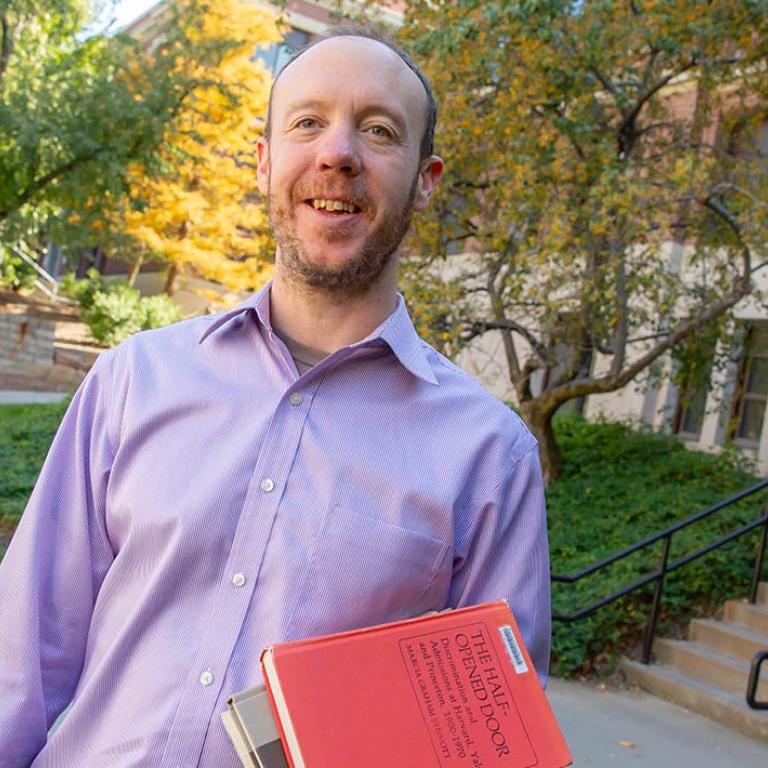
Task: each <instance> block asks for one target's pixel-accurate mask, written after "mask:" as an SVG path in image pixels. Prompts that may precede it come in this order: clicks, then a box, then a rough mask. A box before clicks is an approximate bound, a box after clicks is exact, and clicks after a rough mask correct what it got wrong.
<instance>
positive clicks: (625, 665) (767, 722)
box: [620, 659, 768, 743]
mask: <svg viewBox="0 0 768 768" xmlns="http://www.w3.org/2000/svg"><path fill="white" fill-rule="evenodd" d="M620 666H621V669H622V670H623V671H624V674H625V675H626V676H627V679H628V680H629V682H631V683H634V684H636V685H639V686H640V687H641V688H644V689H645V690H647V691H649V692H650V693H652V694H654V695H656V696H660V697H661V698H663V699H667V700H668V701H671V702H673V703H675V704H678V705H680V706H683V707H686V708H687V709H690V710H692V711H693V712H698V713H699V714H701V715H704V716H706V717H709V718H711V719H713V720H717V721H718V722H720V723H723V725H726V726H728V727H729V728H733V729H735V730H737V731H740V732H741V733H743V734H745V735H746V736H750V737H751V738H753V739H760V740H762V741H765V742H766V743H768V710H756V709H751V708H750V707H749V706H748V705H747V702H746V698H745V691H746V689H745V691H742V692H741V693H740V694H737V693H732V692H728V691H723V690H722V689H720V688H716V687H714V686H712V685H708V684H707V683H705V682H702V681H701V680H697V679H696V678H694V677H691V676H690V675H686V674H685V673H684V672H681V671H680V670H679V669H676V668H675V667H673V666H668V665H666V664H648V665H646V664H641V663H640V662H637V661H631V660H629V659H623V660H622V661H621V664H620Z"/></svg>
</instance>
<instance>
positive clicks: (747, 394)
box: [732, 321, 768, 445]
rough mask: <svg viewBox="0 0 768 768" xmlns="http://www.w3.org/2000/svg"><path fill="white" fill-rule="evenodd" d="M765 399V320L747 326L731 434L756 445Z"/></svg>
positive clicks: (767, 359)
mask: <svg viewBox="0 0 768 768" xmlns="http://www.w3.org/2000/svg"><path fill="white" fill-rule="evenodd" d="M767 401H768V322H765V321H762V322H751V323H749V324H748V326H747V332H746V337H745V340H744V350H743V353H742V357H741V365H740V368H739V378H738V385H737V389H736V398H735V401H734V409H733V435H732V436H733V438H734V439H735V440H738V441H739V442H743V443H745V444H748V445H757V444H758V443H759V442H760V435H761V434H762V431H763V421H764V420H765V411H766V402H767Z"/></svg>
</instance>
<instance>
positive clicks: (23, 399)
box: [0, 389, 67, 405]
mask: <svg viewBox="0 0 768 768" xmlns="http://www.w3.org/2000/svg"><path fill="white" fill-rule="evenodd" d="M65 397H67V393H66V392H25V391H16V390H15V389H0V405H26V404H28V403H60V402H61V401H62V400H63V399H64V398H65Z"/></svg>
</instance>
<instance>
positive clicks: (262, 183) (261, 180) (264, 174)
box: [256, 136, 269, 197]
mask: <svg viewBox="0 0 768 768" xmlns="http://www.w3.org/2000/svg"><path fill="white" fill-rule="evenodd" d="M256 152H257V153H258V156H259V162H258V164H257V165H256V181H257V182H258V186H259V192H261V194H262V195H264V197H266V196H267V193H268V192H269V142H268V141H267V140H266V139H265V138H264V137H263V136H261V137H259V140H258V142H256Z"/></svg>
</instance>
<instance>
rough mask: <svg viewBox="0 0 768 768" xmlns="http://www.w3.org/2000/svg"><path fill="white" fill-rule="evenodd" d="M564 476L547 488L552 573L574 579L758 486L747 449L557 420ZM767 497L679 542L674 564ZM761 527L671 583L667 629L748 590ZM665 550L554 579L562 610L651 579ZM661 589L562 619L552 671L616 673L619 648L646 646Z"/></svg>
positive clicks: (748, 515)
mask: <svg viewBox="0 0 768 768" xmlns="http://www.w3.org/2000/svg"><path fill="white" fill-rule="evenodd" d="M555 429H556V433H557V437H558V439H559V441H560V444H561V446H562V449H563V455H564V457H565V470H564V472H563V475H562V476H561V477H560V478H558V479H557V480H556V481H555V482H554V483H553V484H552V485H551V487H550V488H549V489H548V491H547V500H548V514H549V529H550V551H551V556H552V570H553V572H554V573H573V572H574V571H577V570H579V569H581V568H583V567H585V566H587V565H591V564H592V563H595V562H597V561H598V560H601V559H602V558H604V557H606V556H608V555H610V554H612V553H614V552H617V551H619V550H621V549H623V548H624V547H627V546H629V545H631V544H634V543H636V542H637V541H639V540H640V539H642V538H644V537H646V536H649V535H651V534H653V533H656V532H658V531H660V530H661V529H663V528H665V527H667V526H669V525H672V524H673V523H675V522H677V521H679V520H682V519H684V518H685V517H687V516H689V515H691V514H693V513H694V512H697V511H699V510H700V509H703V508H704V507H707V506H709V505H711V504H713V503H714V502H716V501H719V500H720V499H723V498H724V497H726V496H728V495H730V494H733V493H735V492H736V491H738V490H741V489H742V488H745V487H746V486H748V485H751V484H752V483H754V482H755V481H756V478H755V476H754V473H753V472H752V471H751V468H750V466H749V464H748V463H747V462H745V460H744V459H743V457H742V456H741V454H739V453H737V452H735V451H729V450H726V451H723V452H722V453H720V454H718V455H711V454H706V453H703V452H699V451H691V450H688V449H687V448H686V447H685V445H684V444H683V443H682V442H681V441H680V440H678V439H676V438H674V437H671V436H669V435H660V434H654V433H652V432H649V431H640V432H637V431H633V430H632V429H631V428H630V427H629V426H628V425H626V424H620V423H590V422H587V421H586V420H585V419H582V418H580V417H576V416H567V417H562V418H558V419H557V420H556V423H555ZM764 502H765V493H763V494H760V495H758V496H756V497H753V498H750V499H747V500H745V501H743V502H740V503H739V504H738V505H734V506H732V507H729V508H728V509H726V510H723V511H721V512H719V513H717V514H715V515H713V516H712V517H710V518H708V519H707V520H706V521H702V522H700V523H698V524H696V525H694V526H692V527H691V528H688V529H686V530H684V531H681V532H679V533H677V534H675V535H674V537H673V539H672V549H671V553H670V560H674V559H675V558H678V557H681V556H683V555H685V554H688V553H691V552H693V551H694V550H696V549H698V548H700V547H702V546H704V545H705V544H707V543H709V542H711V541H712V540H714V539H715V538H718V537H719V536H721V535H723V534H725V533H727V532H728V531H730V530H733V529H734V528H736V527H737V526H738V525H739V524H741V523H744V522H747V521H749V520H753V519H755V518H756V517H757V516H758V514H759V512H760V508H761V503H764ZM757 535H758V534H757V532H756V531H755V532H753V533H752V534H749V535H747V536H745V537H743V538H742V539H739V540H738V541H736V542H734V543H732V544H729V545H726V546H725V547H723V548H720V549H718V550H716V551H714V552H712V553H710V554H709V555H706V556H704V557H703V558H701V559H699V560H696V561H694V562H693V563H691V564H689V565H686V566H684V567H682V568H680V569H679V570H677V571H676V572H674V573H673V574H671V575H669V576H668V577H667V581H666V582H665V586H664V596H663V600H662V613H661V616H660V622H661V623H660V625H659V628H658V630H657V634H659V633H664V632H667V633H672V634H676V635H679V634H680V632H681V628H682V627H683V625H684V623H685V622H686V621H687V620H688V619H689V618H690V617H691V616H692V615H694V614H695V613H707V612H712V611H714V610H715V609H716V608H717V607H718V606H719V605H720V604H721V603H722V601H723V600H724V599H726V598H728V597H735V596H737V595H740V594H745V593H746V590H747V588H748V585H749V580H750V577H751V569H752V565H753V562H754V553H755V542H756V540H757ZM660 552H661V544H660V543H659V544H656V545H654V546H652V547H649V548H647V549H645V550H643V551H641V552H639V553H636V554H634V555H632V556H630V557H628V558H625V559H624V560H620V561H619V562H617V563H615V564H614V565H612V566H610V567H609V568H608V569H606V570H605V571H603V572H601V573H598V574H595V575H593V576H591V577H587V578H585V579H583V580H581V581H580V582H578V583H577V584H575V585H567V584H558V583H556V584H553V590H552V592H553V608H554V610H555V611H557V612H561V613H572V612H573V611H575V610H577V609H578V608H581V607H583V606H585V605H587V604H588V603H590V602H592V601H593V600H596V599H598V598H600V597H604V596H607V595H609V594H610V593H612V592H614V591H616V590H618V589H619V588H620V587H623V586H625V585H628V584H629V583H631V582H632V581H634V580H636V579H638V578H640V577H641V576H643V575H647V574H649V573H650V572H652V571H653V570H654V569H655V568H656V567H657V566H658V563H659V556H660ZM652 593H653V585H650V586H648V587H645V588H644V589H642V590H640V591H639V592H636V593H633V594H632V595H629V596H627V597H626V598H622V599H621V600H620V601H617V602H615V603H613V604H610V605H607V606H605V607H604V608H601V609H599V610H598V611H597V612H596V613H595V614H593V615H592V616H590V617H589V618H587V619H583V620H581V621H579V622H575V623H568V624H566V623H563V622H554V625H553V657H552V665H553V672H554V673H555V674H558V675H572V674H576V673H585V672H590V671H600V672H605V671H608V670H610V669H611V667H612V665H613V663H614V661H615V660H616V657H617V656H618V655H619V654H620V653H624V652H628V651H629V652H633V651H635V650H637V649H639V647H640V645H641V643H642V639H643V633H644V631H645V625H646V621H647V617H648V613H649V607H650V600H651V596H652Z"/></svg>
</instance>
